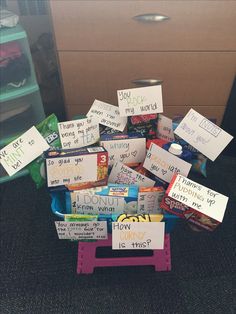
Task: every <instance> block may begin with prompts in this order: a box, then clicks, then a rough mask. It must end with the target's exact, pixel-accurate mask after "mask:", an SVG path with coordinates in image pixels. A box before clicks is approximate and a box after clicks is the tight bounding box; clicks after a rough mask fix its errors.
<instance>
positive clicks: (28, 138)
mask: <svg viewBox="0 0 236 314" xmlns="http://www.w3.org/2000/svg"><path fill="white" fill-rule="evenodd" d="M49 147H50V146H49V145H48V143H47V142H46V140H45V139H44V138H43V136H42V135H41V134H40V133H39V131H38V130H37V129H36V127H35V126H33V127H32V128H30V129H29V130H28V131H26V132H25V133H24V134H22V135H21V136H20V137H18V138H17V139H16V140H14V141H12V142H11V143H10V144H8V145H7V146H5V147H4V148H3V149H1V150H0V162H1V164H2V166H3V167H4V169H5V170H6V172H7V173H8V174H9V176H12V175H13V174H15V173H17V172H18V171H19V170H21V169H23V168H24V167H25V166H27V165H28V164H29V163H30V162H31V161H33V160H34V159H36V158H37V157H38V156H39V155H41V154H42V153H43V152H44V151H46V150H48V149H49Z"/></svg>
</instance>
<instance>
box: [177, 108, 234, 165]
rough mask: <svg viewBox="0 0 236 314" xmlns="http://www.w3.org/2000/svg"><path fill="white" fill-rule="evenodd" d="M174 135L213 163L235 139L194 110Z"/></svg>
mask: <svg viewBox="0 0 236 314" xmlns="http://www.w3.org/2000/svg"><path fill="white" fill-rule="evenodd" d="M174 133H175V134H177V135H178V136H179V137H181V138H182V139H184V140H185V141H186V142H188V143H189V144H191V145H192V146H193V147H194V148H196V149H197V150H198V151H200V152H201V153H202V154H204V155H205V156H207V157H208V158H209V159H211V160H212V161H214V160H215V159H216V158H217V156H219V154H220V153H221V152H222V151H223V149H224V148H225V147H226V146H227V145H228V144H229V142H230V141H231V140H232V139H233V136H232V135H230V134H228V133H227V132H225V131H224V130H223V129H221V128H220V127H219V126H217V125H216V124H214V123H212V122H211V121H210V120H208V119H206V118H205V117H204V116H202V115H201V114H200V113H198V112H197V111H195V110H193V109H190V110H189V112H188V113H187V115H186V116H185V117H184V119H183V120H182V121H181V122H180V124H179V125H178V127H177V128H176V129H175V131H174Z"/></svg>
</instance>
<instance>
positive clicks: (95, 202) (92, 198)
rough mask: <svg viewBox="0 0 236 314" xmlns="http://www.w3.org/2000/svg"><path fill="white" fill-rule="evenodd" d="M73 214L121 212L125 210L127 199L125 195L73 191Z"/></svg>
mask: <svg viewBox="0 0 236 314" xmlns="http://www.w3.org/2000/svg"><path fill="white" fill-rule="evenodd" d="M71 203H72V211H73V214H87V215H98V214H120V213H123V212H124V206H125V200H124V198H123V197H116V196H105V195H96V194H91V193H86V190H84V191H74V192H73V193H71Z"/></svg>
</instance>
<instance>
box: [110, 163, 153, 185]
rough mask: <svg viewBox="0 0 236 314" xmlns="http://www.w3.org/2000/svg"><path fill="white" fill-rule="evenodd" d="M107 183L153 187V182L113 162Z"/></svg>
mask: <svg viewBox="0 0 236 314" xmlns="http://www.w3.org/2000/svg"><path fill="white" fill-rule="evenodd" d="M108 182H111V183H123V184H136V185H138V186H146V187H149V186H154V184H155V181H153V180H151V179H149V178H147V177H145V176H144V175H142V174H141V173H139V172H137V171H135V170H133V169H131V168H129V167H127V166H125V165H123V164H122V163H121V162H115V164H114V165H113V167H112V170H111V173H110V176H109V178H108Z"/></svg>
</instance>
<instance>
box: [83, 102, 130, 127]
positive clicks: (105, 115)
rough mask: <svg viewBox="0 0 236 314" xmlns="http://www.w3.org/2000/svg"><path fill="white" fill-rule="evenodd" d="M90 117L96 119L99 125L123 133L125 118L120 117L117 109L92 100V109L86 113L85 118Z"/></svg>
mask: <svg viewBox="0 0 236 314" xmlns="http://www.w3.org/2000/svg"><path fill="white" fill-rule="evenodd" d="M91 116H92V117H96V118H97V120H98V121H99V123H100V124H103V125H105V126H108V127H110V128H112V129H114V130H118V131H121V132H122V131H124V128H125V126H126V123H127V118H126V117H121V116H120V111H119V107H116V106H113V105H110V104H108V103H105V102H103V101H100V100H97V99H95V100H94V102H93V104H92V107H91V108H90V110H89V112H88V113H87V117H91Z"/></svg>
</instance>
